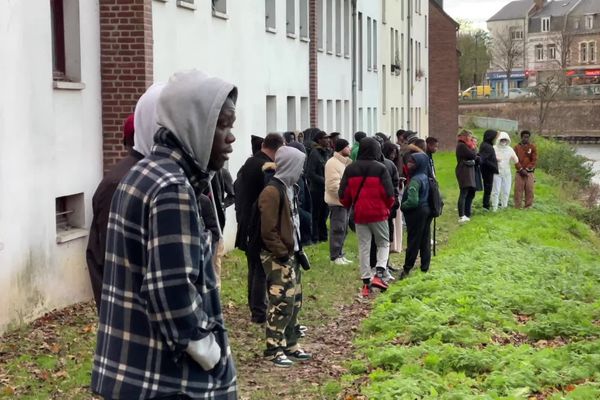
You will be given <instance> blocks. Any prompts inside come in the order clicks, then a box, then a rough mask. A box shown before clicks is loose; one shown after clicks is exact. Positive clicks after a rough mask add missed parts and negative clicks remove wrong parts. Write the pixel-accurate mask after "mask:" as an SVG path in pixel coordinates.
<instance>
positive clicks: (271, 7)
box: [265, 0, 277, 33]
mask: <svg viewBox="0 0 600 400" xmlns="http://www.w3.org/2000/svg"><path fill="white" fill-rule="evenodd" d="M265 28H266V30H267V31H269V32H273V33H275V32H276V29H277V14H276V11H275V0H265Z"/></svg>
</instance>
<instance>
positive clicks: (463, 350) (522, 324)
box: [344, 154, 600, 400]
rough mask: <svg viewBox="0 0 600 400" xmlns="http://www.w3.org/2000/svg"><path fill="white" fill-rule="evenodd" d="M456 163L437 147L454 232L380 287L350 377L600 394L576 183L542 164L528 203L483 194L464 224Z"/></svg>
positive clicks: (505, 392) (405, 395)
mask: <svg viewBox="0 0 600 400" xmlns="http://www.w3.org/2000/svg"><path fill="white" fill-rule="evenodd" d="M454 165H455V158H454V155H453V154H441V155H440V156H439V157H437V159H436V166H437V171H438V177H439V179H440V183H441V185H442V190H443V193H444V194H445V195H446V199H447V201H446V209H445V215H444V216H443V218H442V220H441V221H440V224H441V226H442V229H443V230H445V231H451V232H452V233H451V235H450V238H449V241H448V242H447V243H446V244H444V245H443V248H442V249H441V251H439V252H438V256H437V257H435V258H434V260H433V262H432V267H431V272H430V273H428V274H422V273H420V271H417V272H414V273H413V274H411V276H410V277H409V278H408V279H407V280H404V281H402V282H399V283H397V284H395V285H393V286H392V287H391V288H390V290H389V291H388V293H386V294H385V295H383V296H381V297H379V298H378V299H377V302H376V305H375V307H374V310H373V312H372V314H371V316H370V317H369V318H368V319H367V320H365V321H364V323H363V325H362V327H361V333H360V337H359V339H357V340H356V345H357V346H358V347H359V352H358V354H357V358H356V360H355V361H353V362H351V363H350V369H351V371H352V372H353V373H354V374H355V375H349V376H346V377H345V379H344V380H345V384H346V385H348V384H350V383H351V382H354V383H355V386H358V384H361V385H363V387H362V393H363V395H366V397H368V398H369V399H382V400H384V399H407V400H409V399H410V400H414V399H457V400H458V399H460V400H467V399H546V398H547V399H563V398H565V399H582V400H583V399H585V400H588V399H589V400H592V399H598V398H600V296H599V295H600V252H599V248H600V240H599V239H598V237H597V236H596V235H595V234H594V233H593V232H592V231H591V230H590V229H589V227H588V226H586V225H584V224H583V223H581V222H579V221H578V220H576V219H575V218H574V217H573V216H572V214H573V213H572V209H573V207H576V206H574V205H573V204H571V203H570V200H569V199H570V198H571V195H572V193H565V192H564V190H563V189H562V188H561V186H562V187H572V186H570V185H567V186H564V185H560V186H559V183H558V181H557V179H556V178H553V177H550V176H549V175H546V174H544V173H542V172H541V171H539V172H538V173H537V175H536V178H537V186H536V204H535V207H534V208H533V209H531V210H515V209H509V210H505V211H501V212H498V213H484V212H483V211H482V210H481V208H480V206H477V207H476V209H475V215H474V217H473V218H472V221H471V222H470V223H468V224H466V225H464V226H461V227H458V226H457V223H456V218H457V216H456V211H455V210H456V205H455V202H456V196H457V191H456V188H455V186H456V184H455V179H454V176H453V173H454ZM475 203H476V205H479V204H480V203H481V194H478V196H477V198H476V200H475Z"/></svg>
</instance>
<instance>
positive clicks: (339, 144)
mask: <svg viewBox="0 0 600 400" xmlns="http://www.w3.org/2000/svg"><path fill="white" fill-rule="evenodd" d="M348 146H350V143H348V141H347V140H346V139H338V140H336V141H335V151H337V152H338V153H339V152H340V151H342V150H344V149H345V148H346V147H348Z"/></svg>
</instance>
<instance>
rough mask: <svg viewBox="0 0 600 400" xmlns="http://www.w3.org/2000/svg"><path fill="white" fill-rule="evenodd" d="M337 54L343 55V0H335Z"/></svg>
mask: <svg viewBox="0 0 600 400" xmlns="http://www.w3.org/2000/svg"><path fill="white" fill-rule="evenodd" d="M335 54H336V55H337V56H340V57H341V55H342V0H335Z"/></svg>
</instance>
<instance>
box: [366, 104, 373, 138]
mask: <svg viewBox="0 0 600 400" xmlns="http://www.w3.org/2000/svg"><path fill="white" fill-rule="evenodd" d="M371 122H372V120H371V107H367V132H366V133H367V135H371V134H372V133H373V125H372V124H371Z"/></svg>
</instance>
